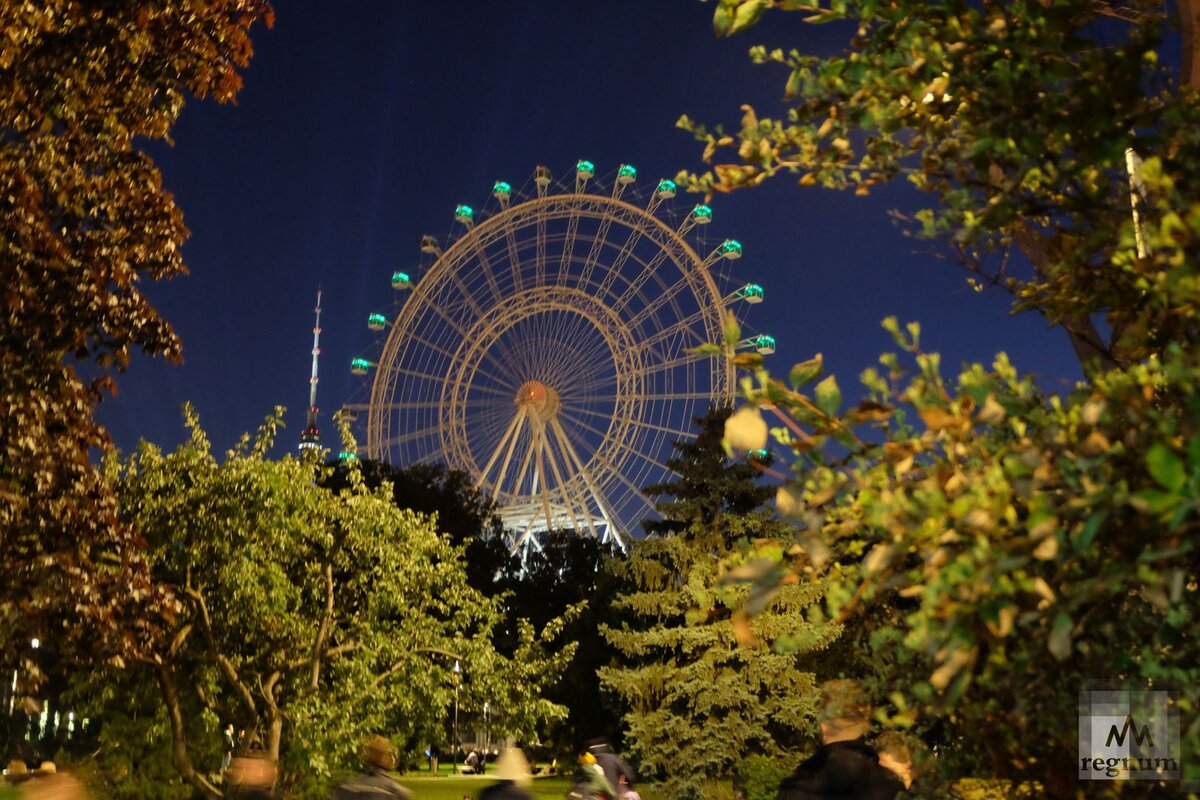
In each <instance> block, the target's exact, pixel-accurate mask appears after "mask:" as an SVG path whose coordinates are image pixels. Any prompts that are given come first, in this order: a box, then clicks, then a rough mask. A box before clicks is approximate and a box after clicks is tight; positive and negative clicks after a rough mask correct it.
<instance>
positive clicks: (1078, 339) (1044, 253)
mask: <svg viewBox="0 0 1200 800" xmlns="http://www.w3.org/2000/svg"><path fill="white" fill-rule="evenodd" d="M1013 234H1014V238H1015V239H1016V241H1017V246H1018V247H1020V248H1021V252H1022V253H1024V254H1025V257H1026V258H1028V259H1029V262H1030V263H1031V264H1032V265H1033V271H1034V272H1035V273H1037V275H1038V277H1039V278H1044V277H1045V276H1046V264H1047V263H1048V262H1049V260H1050V258H1049V253H1048V247H1047V242H1048V237H1047V236H1046V235H1045V234H1043V233H1040V232H1039V231H1035V230H1033V229H1032V228H1030V227H1029V226H1028V225H1019V226H1017V229H1016V230H1015V231H1014V232H1013ZM1059 324H1060V325H1062V327H1063V329H1064V330H1065V331H1066V332H1067V338H1069V339H1070V340H1071V347H1072V348H1073V349H1074V350H1075V357H1076V358H1078V359H1079V365H1080V366H1081V367H1083V373H1084V375H1087V376H1089V377H1090V376H1092V375H1095V374H1096V373H1097V372H1105V371H1107V370H1110V369H1116V368H1118V367H1120V366H1121V364H1120V363H1119V362H1118V361H1117V360H1116V359H1115V358H1113V355H1112V352H1111V350H1110V348H1109V346H1108V345H1107V344H1106V343H1105V341H1104V339H1103V338H1102V337H1101V336H1100V332H1099V331H1097V330H1096V326H1095V325H1094V324H1093V323H1092V321H1091V319H1089V318H1088V315H1087V314H1079V315H1077V316H1074V317H1069V318H1066V319H1063V320H1062V321H1061V322H1059Z"/></svg>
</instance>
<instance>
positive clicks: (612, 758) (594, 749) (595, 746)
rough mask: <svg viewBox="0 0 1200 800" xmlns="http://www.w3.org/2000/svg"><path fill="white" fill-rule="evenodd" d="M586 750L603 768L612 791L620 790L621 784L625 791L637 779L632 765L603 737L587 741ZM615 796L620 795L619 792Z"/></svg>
mask: <svg viewBox="0 0 1200 800" xmlns="http://www.w3.org/2000/svg"><path fill="white" fill-rule="evenodd" d="M587 751H588V752H589V753H591V754H592V755H593V756H595V758H596V763H597V764H599V765H600V768H601V769H602V770H604V777H605V778H607V779H608V782H609V783H610V784H612V786H613V789H614V791H617V792H620V791H621V787H622V785H624V787H625V791H629V790H631V789H632V788H633V784H634V783H635V782H636V780H637V775H635V774H634V772H633V767H631V766H629V762H627V761H626V760H625V759H623V758H621V757H620V756H619V755H617V754H616V753H615V752H613V749H612V747H611V746H610V745H609V744H608V741H607V740H606V739H604V738H602V737H601V738H596V739H592V740H591V741H589V742H588V748H587ZM616 796H618V797H619V796H620V795H619V794H618V795H616Z"/></svg>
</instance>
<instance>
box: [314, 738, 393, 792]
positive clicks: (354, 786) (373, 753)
mask: <svg viewBox="0 0 1200 800" xmlns="http://www.w3.org/2000/svg"><path fill="white" fill-rule="evenodd" d="M362 760H363V765H364V767H365V769H364V770H363V772H361V773H359V774H358V775H351V776H350V777H349V778H346V779H345V780H343V781H342V782H341V783H340V784H338V786H337V788H336V789H334V790H333V797H334V800H370V799H372V798H373V800H386V798H389V797H391V798H402V799H403V800H411V798H412V792H410V791H409V790H408V789H406V788H404V787H403V786H401V785H400V784H399V783H398V782H397V781H396V779H395V778H393V777H392V776H391V775H389V774H388V773H389V772H391V771H392V770H394V769H395V768H396V763H397V753H396V746H395V745H394V744H392V743H391V742H390V741H389V740H388V739H387V738H385V737H383V736H380V735H379V734H376V735H374V736H372V737H371V738H370V739H369V740H367V743H366V745H364V746H363V750H362Z"/></svg>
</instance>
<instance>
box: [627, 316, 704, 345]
mask: <svg viewBox="0 0 1200 800" xmlns="http://www.w3.org/2000/svg"><path fill="white" fill-rule="evenodd" d="M704 318H705V312H704V311H703V310H700V311H693V312H692V313H691V314H689V315H688V316H686V317H684V318H683V319H680V320H676V321H675V322H673V323H672V324H671V325H669V326H667V327H665V328H663V329H662V330H660V331H659V332H658V333H655V334H652V335H650V336H648V337H646V338H644V339H640V340H639V341H640V343H641V344H643V345H646V346H647V347H653V346H655V345H657V344H659V343H661V342H664V341H667V340H668V339H670V338H671V337H672V336H678V335H679V334H691V337H690V338H691V339H692V346H696V345H700V344H706V341H705V337H704V336H703V335H701V334H700V333H698V332H697V331H696V329H695V328H694V327H692V326H693V325H694V324H695V323H697V322H700V321H702V320H703V319H704Z"/></svg>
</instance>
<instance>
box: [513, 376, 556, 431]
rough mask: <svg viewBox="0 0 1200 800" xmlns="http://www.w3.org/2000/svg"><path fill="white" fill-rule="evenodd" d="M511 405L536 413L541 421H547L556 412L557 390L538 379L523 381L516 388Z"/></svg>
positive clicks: (552, 417)
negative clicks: (515, 394)
mask: <svg viewBox="0 0 1200 800" xmlns="http://www.w3.org/2000/svg"><path fill="white" fill-rule="evenodd" d="M513 405H515V406H516V407H517V408H524V409H525V410H526V411H528V412H529V413H530V414H533V415H536V416H537V418H538V419H539V420H541V421H542V422H549V421H550V420H552V419H554V417H555V416H556V415H557V414H558V407H559V399H558V392H557V391H555V390H554V387H552V386H547V385H546V384H544V383H542V382H541V381H539V380H531V381H525V382H524V383H522V384H521V387H520V388H519V389H517V396H516V397H515V398H513Z"/></svg>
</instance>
